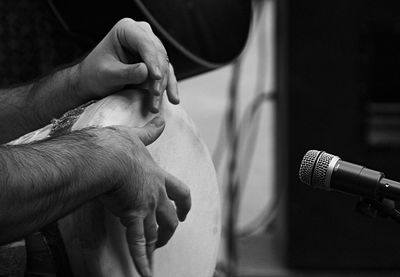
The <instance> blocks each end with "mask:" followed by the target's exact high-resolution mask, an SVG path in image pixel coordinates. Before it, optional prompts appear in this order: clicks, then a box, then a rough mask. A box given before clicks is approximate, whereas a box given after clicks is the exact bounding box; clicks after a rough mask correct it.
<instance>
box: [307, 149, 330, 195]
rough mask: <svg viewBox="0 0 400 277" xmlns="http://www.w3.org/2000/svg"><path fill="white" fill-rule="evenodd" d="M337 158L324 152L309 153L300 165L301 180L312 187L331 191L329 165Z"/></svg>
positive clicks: (314, 151) (313, 151)
mask: <svg viewBox="0 0 400 277" xmlns="http://www.w3.org/2000/svg"><path fill="white" fill-rule="evenodd" d="M335 157H336V156H334V155H331V154H328V153H326V152H323V151H317V150H310V151H308V152H307V153H306V154H305V155H304V157H303V160H302V161H301V164H300V171H299V176H300V180H301V181H302V182H303V183H305V184H307V185H310V186H312V187H319V188H325V189H329V188H330V184H329V181H330V177H331V175H332V172H331V171H332V170H329V165H330V163H331V161H332V159H333V158H335Z"/></svg>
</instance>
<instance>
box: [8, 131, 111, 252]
mask: <svg viewBox="0 0 400 277" xmlns="http://www.w3.org/2000/svg"><path fill="white" fill-rule="evenodd" d="M96 137H97V136H96V135H95V134H94V133H91V132H90V130H87V131H78V132H74V133H72V134H70V135H66V136H61V137H58V138H53V139H50V140H47V141H43V142H37V143H32V144H27V145H17V146H1V147H0V230H1V231H0V245H1V244H4V243H7V242H11V241H13V240H16V239H19V238H21V237H23V236H25V235H27V234H29V233H31V232H33V231H36V230H38V229H40V228H41V227H43V226H45V225H46V224H49V223H50V222H53V221H55V220H57V219H58V218H60V217H62V216H64V215H66V214H67V213H69V212H71V211H72V210H73V209H75V208H77V207H79V206H80V205H82V204H83V203H85V202H87V201H89V200H91V199H93V198H94V197H96V196H98V195H100V194H102V193H104V192H106V191H107V190H109V189H110V186H111V184H112V183H115V182H116V181H115V178H113V177H115V173H116V170H115V168H116V166H118V165H117V164H116V163H115V159H114V160H113V161H110V155H109V154H107V150H106V149H104V148H103V147H100V146H99V145H98V143H97V138H96ZM111 166H112V167H111Z"/></svg>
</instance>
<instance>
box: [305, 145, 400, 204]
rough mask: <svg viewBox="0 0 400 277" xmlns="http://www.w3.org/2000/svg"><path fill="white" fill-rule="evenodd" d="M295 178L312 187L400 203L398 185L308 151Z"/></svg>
mask: <svg viewBox="0 0 400 277" xmlns="http://www.w3.org/2000/svg"><path fill="white" fill-rule="evenodd" d="M299 176H300V180H301V181H302V182H303V183H305V184H307V185H310V186H311V187H314V188H321V189H325V190H335V191H341V192H346V193H350V194H356V195H361V196H365V197H373V198H374V197H377V196H378V197H384V198H389V199H392V200H400V183H399V182H396V181H393V180H389V179H387V178H384V174H383V173H382V172H379V171H376V170H372V169H369V168H366V167H364V166H361V165H357V164H353V163H349V162H346V161H343V160H341V159H340V158H339V157H338V156H334V155H331V154H328V153H326V152H323V151H317V150H310V151H308V152H307V153H306V154H305V155H304V158H303V160H302V163H301V165H300V171H299Z"/></svg>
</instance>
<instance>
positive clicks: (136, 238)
mask: <svg viewBox="0 0 400 277" xmlns="http://www.w3.org/2000/svg"><path fill="white" fill-rule="evenodd" d="M126 240H127V242H128V247H129V252H130V254H131V256H132V260H133V262H134V264H135V266H136V269H137V270H138V272H139V274H140V275H141V276H143V277H148V276H152V274H151V267H150V261H149V259H148V256H147V249H146V238H145V233H144V225H143V219H142V218H137V219H135V220H134V221H131V222H130V223H129V224H128V225H127V228H126Z"/></svg>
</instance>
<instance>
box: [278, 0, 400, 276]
mask: <svg viewBox="0 0 400 277" xmlns="http://www.w3.org/2000/svg"><path fill="white" fill-rule="evenodd" d="M278 16H279V30H278V52H279V55H278V65H277V66H278V84H279V89H280V97H281V98H280V99H279V101H278V107H279V112H278V115H279V121H278V126H279V127H278V128H280V130H279V134H278V138H280V139H279V140H278V143H279V145H278V146H279V150H278V158H279V163H278V165H279V169H278V170H279V172H278V176H279V177H278V180H279V181H280V184H281V185H285V184H286V185H287V195H286V196H287V197H286V202H285V203H286V204H285V207H284V210H285V241H286V261H287V263H288V265H289V266H290V267H293V268H304V269H356V270H357V269H400V226H399V225H398V224H396V223H395V222H393V221H390V220H389V219H381V218H376V219H371V218H367V217H363V216H362V215H360V214H358V213H356V212H355V206H356V203H357V201H358V198H357V197H355V196H349V195H344V194H339V193H334V192H326V191H319V190H313V189H311V188H309V187H307V186H306V185H303V184H301V183H300V181H299V179H298V169H299V165H300V162H301V159H302V157H303V155H304V154H305V153H306V151H307V150H310V149H317V150H324V151H326V152H328V153H332V154H335V155H338V156H340V157H341V158H342V159H344V160H347V161H351V162H354V163H358V164H362V165H365V166H368V167H369V168H372V169H376V170H380V171H383V172H385V173H386V176H387V177H388V178H391V179H394V180H400V160H399V154H400V136H399V132H398V130H400V128H399V126H400V124H399V122H400V117H399V114H400V108H399V107H400V54H399V53H400V3H399V1H361V0H352V1H348V0H339V1H319V0H308V1H298V0H286V1H278Z"/></svg>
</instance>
